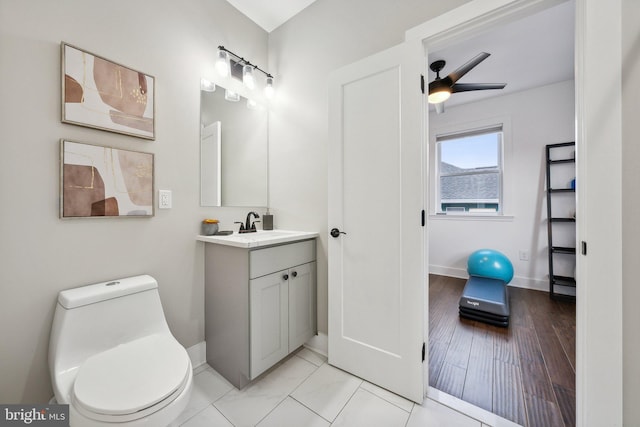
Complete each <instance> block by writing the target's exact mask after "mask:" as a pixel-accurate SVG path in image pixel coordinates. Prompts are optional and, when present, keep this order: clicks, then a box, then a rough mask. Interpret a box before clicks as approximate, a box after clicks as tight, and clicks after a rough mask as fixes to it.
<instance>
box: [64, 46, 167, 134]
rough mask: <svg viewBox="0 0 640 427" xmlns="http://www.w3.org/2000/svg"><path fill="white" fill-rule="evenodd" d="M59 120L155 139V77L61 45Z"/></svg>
mask: <svg viewBox="0 0 640 427" xmlns="http://www.w3.org/2000/svg"><path fill="white" fill-rule="evenodd" d="M62 65H63V80H62V85H63V90H62V94H63V109H62V110H63V111H62V121H63V122H65V123H72V124H77V125H82V126H88V127H94V128H98V129H103V130H108V131H112V132H119V133H124V134H128V135H133V136H138V137H141V138H147V139H154V138H155V132H154V129H155V126H154V78H153V77H151V76H149V75H147V74H144V73H141V72H139V71H135V70H132V69H130V68H127V67H124V66H122V65H119V64H116V63H114V62H112V61H109V60H107V59H104V58H101V57H99V56H96V55H93V54H91V53H88V52H85V51H83V50H81V49H78V48H76V47H73V46H70V45H68V44H65V43H63V44H62Z"/></svg>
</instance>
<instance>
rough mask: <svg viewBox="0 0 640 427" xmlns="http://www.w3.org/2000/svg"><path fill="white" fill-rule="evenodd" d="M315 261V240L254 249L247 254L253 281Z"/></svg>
mask: <svg viewBox="0 0 640 427" xmlns="http://www.w3.org/2000/svg"><path fill="white" fill-rule="evenodd" d="M315 259H316V240H315V239H311V240H305V241H302V242H296V243H289V244H286V245H281V246H272V247H269V248H264V249H256V250H254V251H251V252H250V254H249V276H250V278H252V279H253V278H254V277H260V276H264V275H266V274H270V273H273V272H276V271H279V270H286V269H288V268H289V267H293V266H296V265H300V264H305V263H307V262H311V261H315Z"/></svg>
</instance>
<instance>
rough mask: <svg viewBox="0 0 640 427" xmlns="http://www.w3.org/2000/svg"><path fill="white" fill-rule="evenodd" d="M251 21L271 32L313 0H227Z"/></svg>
mask: <svg viewBox="0 0 640 427" xmlns="http://www.w3.org/2000/svg"><path fill="white" fill-rule="evenodd" d="M227 1H228V2H229V3H231V5H232V6H233V7H235V8H236V9H238V10H239V11H240V12H242V13H243V14H245V15H246V16H248V17H249V19H251V20H252V21H253V22H255V23H256V24H258V25H259V26H261V27H262V28H264V29H265V30H266V31H267V32H269V33H270V32H271V31H273V30H275V29H276V28H278V27H279V26H280V25H282V24H284V23H285V22H286V21H288V20H289V18H291V17H292V16H294V15H296V14H298V13H299V12H300V11H301V10H302V9H304V8H306V7H307V6H309V5H310V4H311V3H313V2H314V1H315V0H270V1H268V0H227Z"/></svg>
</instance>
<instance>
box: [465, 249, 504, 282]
mask: <svg viewBox="0 0 640 427" xmlns="http://www.w3.org/2000/svg"><path fill="white" fill-rule="evenodd" d="M467 272H468V273H469V275H471V276H478V277H486V278H488V279H498V280H502V281H503V282H504V283H509V282H510V281H511V279H513V264H511V261H509V258H507V256H506V255H505V254H503V253H502V252H498V251H496V250H493V249H479V250H477V251H475V252H474V253H472V254H471V255H469V259H467Z"/></svg>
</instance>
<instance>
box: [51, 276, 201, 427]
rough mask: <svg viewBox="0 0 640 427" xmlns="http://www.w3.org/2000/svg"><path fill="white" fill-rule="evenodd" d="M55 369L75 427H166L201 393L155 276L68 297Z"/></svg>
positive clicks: (61, 309) (56, 335)
mask: <svg viewBox="0 0 640 427" xmlns="http://www.w3.org/2000/svg"><path fill="white" fill-rule="evenodd" d="M49 368H50V371H51V378H52V384H53V389H54V393H55V397H56V400H57V402H58V403H66V404H69V418H70V425H71V426H72V427H107V426H111V427H114V426H116V425H117V426H118V427H134V426H135V427H137V426H148V427H151V426H153V427H161V426H166V425H168V424H170V423H171V422H172V421H173V420H174V419H175V418H176V417H178V415H179V414H180V413H181V412H182V411H183V410H184V408H185V407H186V405H187V402H188V401H189V396H190V394H191V389H192V387H193V373H192V367H191V361H190V359H189V356H188V354H187V352H186V350H185V349H184V347H182V346H181V345H180V344H179V343H178V341H177V340H176V339H175V338H174V337H173V335H172V334H171V332H170V331H169V327H168V325H167V322H166V320H165V317H164V313H163V311H162V305H161V303H160V296H159V294H158V284H157V282H156V281H155V279H153V278H152V277H151V276H148V275H144V276H136V277H130V278H126V279H119V280H114V281H110V282H104V283H98V284H95V285H89V286H83V287H80V288H75V289H69V290H66V291H62V292H60V294H59V295H58V303H57V305H56V311H55V315H54V321H53V327H52V331H51V339H50V345H49Z"/></svg>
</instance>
